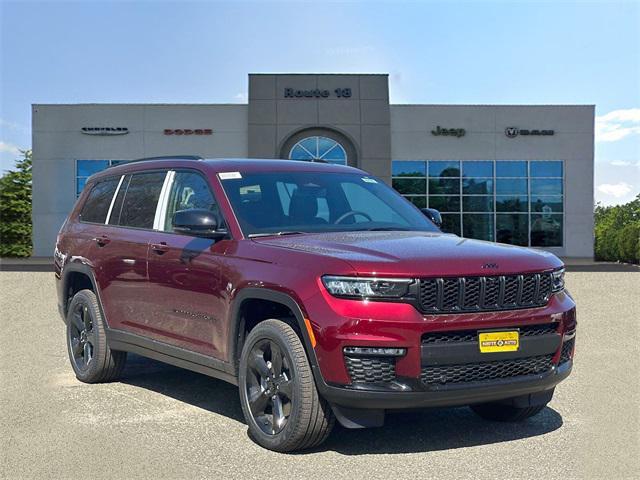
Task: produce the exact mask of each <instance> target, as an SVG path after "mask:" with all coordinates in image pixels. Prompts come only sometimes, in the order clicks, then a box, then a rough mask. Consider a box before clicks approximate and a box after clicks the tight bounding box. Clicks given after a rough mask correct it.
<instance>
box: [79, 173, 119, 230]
mask: <svg viewBox="0 0 640 480" xmlns="http://www.w3.org/2000/svg"><path fill="white" fill-rule="evenodd" d="M119 181H120V178H119V177H118V178H110V179H109V180H105V181H103V182H100V183H96V184H95V185H94V186H93V188H92V189H91V192H90V193H89V196H88V197H87V201H86V202H85V204H84V206H83V207H82V212H81V213H80V220H81V221H83V222H92V223H104V222H105V221H106V219H107V212H108V211H109V206H110V205H111V199H112V198H113V194H114V193H115V192H116V188H117V187H118V182H119Z"/></svg>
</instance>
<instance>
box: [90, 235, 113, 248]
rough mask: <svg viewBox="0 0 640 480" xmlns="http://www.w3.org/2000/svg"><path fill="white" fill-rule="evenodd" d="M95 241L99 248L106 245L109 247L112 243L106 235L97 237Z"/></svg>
mask: <svg viewBox="0 0 640 480" xmlns="http://www.w3.org/2000/svg"><path fill="white" fill-rule="evenodd" d="M93 241H94V242H96V243H97V244H98V246H99V247H104V246H105V245H108V244H109V243H110V242H111V239H110V238H109V237H107V236H106V235H101V236H99V237H95V238H94V239H93Z"/></svg>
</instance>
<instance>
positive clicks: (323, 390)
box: [316, 360, 573, 410]
mask: <svg viewBox="0 0 640 480" xmlns="http://www.w3.org/2000/svg"><path fill="white" fill-rule="evenodd" d="M572 366H573V362H572V361H571V360H569V361H567V362H565V363H563V364H561V365H560V366H558V367H553V368H552V370H551V371H550V372H547V373H545V374H541V375H528V376H524V377H519V378H508V379H497V380H492V381H491V382H478V383H476V384H465V385H461V386H455V387H447V388H442V389H433V390H421V391H405V392H394V391H382V390H366V389H358V388H352V387H349V386H344V387H338V386H333V385H327V384H326V383H325V382H324V381H319V382H316V383H317V384H318V388H319V390H320V394H321V395H322V396H323V397H324V398H325V399H326V400H327V401H329V402H330V403H332V404H333V405H338V406H342V407H348V408H357V409H383V410H389V409H409V408H429V407H453V406H461V405H471V404H474V403H484V402H492V401H499V400H505V399H510V398H514V397H521V396H524V395H532V394H538V393H541V392H545V391H548V390H552V389H553V388H554V387H555V386H556V385H557V384H558V383H560V382H561V381H562V380H564V379H565V378H567V377H568V376H569V374H570V373H571V369H572ZM316 378H318V376H317V375H316Z"/></svg>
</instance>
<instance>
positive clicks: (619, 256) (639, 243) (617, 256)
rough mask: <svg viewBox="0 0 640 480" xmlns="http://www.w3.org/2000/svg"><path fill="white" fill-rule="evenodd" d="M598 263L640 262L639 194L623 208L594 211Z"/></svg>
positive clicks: (597, 208) (601, 207) (602, 207)
mask: <svg viewBox="0 0 640 480" xmlns="http://www.w3.org/2000/svg"><path fill="white" fill-rule="evenodd" d="M595 256H596V260H606V261H617V262H630V263H639V262H640V195H638V196H637V197H636V198H635V200H632V201H631V202H629V203H626V204H624V205H615V206H611V207H604V206H602V205H600V204H598V205H596V209H595Z"/></svg>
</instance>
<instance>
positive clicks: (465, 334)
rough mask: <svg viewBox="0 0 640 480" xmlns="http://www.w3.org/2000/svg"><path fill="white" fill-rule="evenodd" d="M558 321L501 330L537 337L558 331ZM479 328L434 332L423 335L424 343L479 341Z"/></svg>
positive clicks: (521, 335)
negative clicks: (516, 331) (517, 331)
mask: <svg viewBox="0 0 640 480" xmlns="http://www.w3.org/2000/svg"><path fill="white" fill-rule="evenodd" d="M557 328H558V324H557V323H544V324H541V325H524V326H521V327H504V328H501V330H505V331H508V330H519V331H520V337H536V336H539V335H551V334H554V333H556V330H557ZM477 341H478V330H458V331H453V332H433V333H426V334H424V335H423V336H422V344H423V345H424V344H434V343H435V344H440V343H460V342H477Z"/></svg>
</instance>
